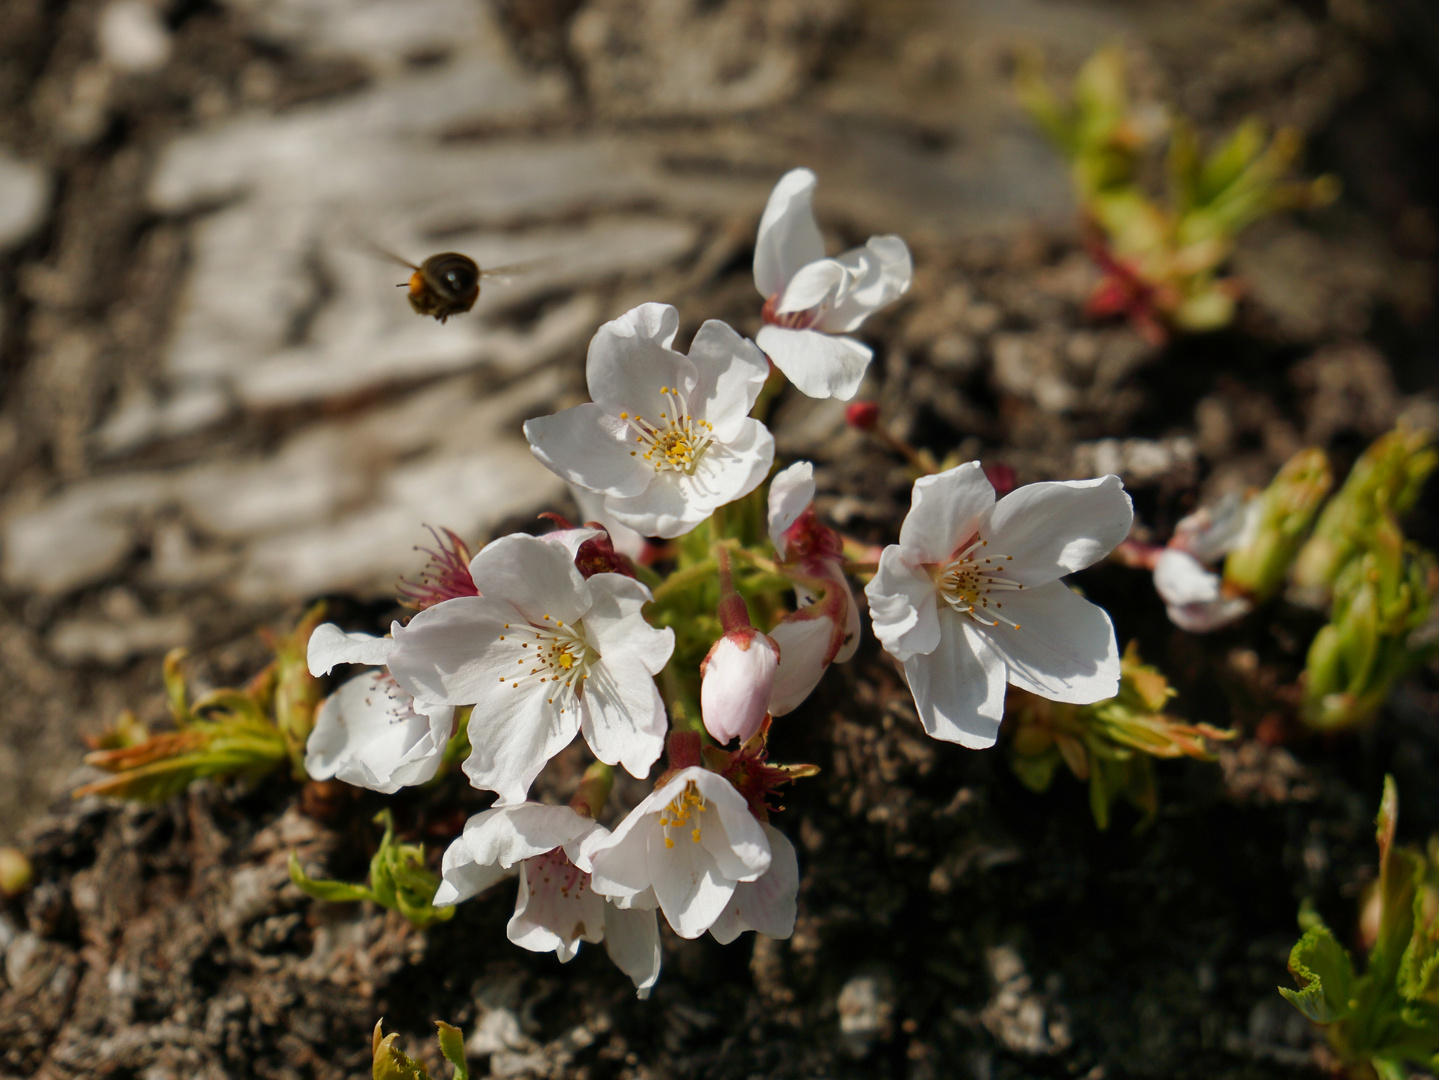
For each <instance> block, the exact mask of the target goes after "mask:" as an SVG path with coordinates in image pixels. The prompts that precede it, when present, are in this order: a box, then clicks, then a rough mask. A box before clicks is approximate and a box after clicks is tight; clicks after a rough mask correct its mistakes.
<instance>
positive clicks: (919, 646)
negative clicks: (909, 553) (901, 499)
mask: <svg viewBox="0 0 1439 1080" xmlns="http://www.w3.org/2000/svg"><path fill="white" fill-rule="evenodd" d="M915 498H916V499H918V498H919V493H918V492H917V491H916V493H915ZM913 515H914V512H913V511H911V512H910V516H911V517H913ZM906 523H908V519H906ZM904 556H905V552H904V549H902V548H901V547H900V545H898V544H890V545H889V546H888V547H886V548H885V549H884V550H883V551H882V552H880V555H879V569H878V570H877V571H876V572H875V575H874V577H872V578H870V580H869V584H868V585H866V586H865V587H864V595H865V596H866V597H867V598H868V599H869V619H870V624H871V625H872V626H873V627H874V636H875V637H877V638H879V643H880V644H881V645H883V646H884V649H885V651H886V652H887V653H889V654H890V655H891V656H893V657H894V658H895V659H896V660H899V661H900V662H901V663H903V662H905V661H907V660H909V659H910V657H913V656H920V655H923V654H925V653H931V652H933V651H934V650H935V648H936V647H937V646H938V645H939V615H938V604H939V592H938V590H937V589H936V588H935V585H934V581H933V579H931V578H930V576H929V574H928V573H926V572H925V570H924V569H923V568H922V567H918V566H911V565H910V564H909V563H908V562H906V561H905V557H904ZM780 649H781V650H783V649H784V643H783V642H781V643H780ZM780 658H781V661H783V659H784V653H783V651H781V653H780Z"/></svg>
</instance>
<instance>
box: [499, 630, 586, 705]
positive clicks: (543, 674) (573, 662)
mask: <svg viewBox="0 0 1439 1080" xmlns="http://www.w3.org/2000/svg"><path fill="white" fill-rule="evenodd" d="M505 629H506V630H508V631H511V633H509V634H501V635H500V640H501V641H506V640H509V639H510V638H511V637H514V638H517V639H518V643H519V647H520V655H519V656H518V657H516V659H515V663H516V664H517V665H518V666H519V667H520V668H523V669H524V671H523V672H522V673H521V674H515V673H514V672H513V671H512V672H511V673H510V674H509V675H501V676H500V682H502V683H503V682H507V683H509V684H510V686H511V687H512V688H514V689H516V690H518V689H520V687H522V686H524V687H528V686H529V685H530V684H531V683H532V682H534V681H535V680H538V681H539V682H540V683H548V684H549V695H548V703H549V704H551V705H553V704H554V703H555V702H556V701H558V702H559V703H560V712H561V713H564V711H565V709H566V708H572V707H573V706H574V705H575V704H576V703H577V701H578V700H579V698H580V697H581V696H582V695H583V694H584V692H585V680H586V679H588V678H589V677H590V668H591V666H593V665H594V663H595V661H597V660H599V659H600V654H599V653H598V652H596V651H595V650H594V648H593V646H591V645H590V643H589V642H588V641H586V640H585V633H584V627H582V626H580V625H578V624H576V625H573V626H566V625H565V624H564V623H563V622H562V621H560V620H559V619H551V618H550V617H549V616H548V615H546V616H544V622H543V623H542V624H541V625H538V626H536V625H533V624H529V623H526V624H524V625H522V626H517V625H515V624H513V623H505Z"/></svg>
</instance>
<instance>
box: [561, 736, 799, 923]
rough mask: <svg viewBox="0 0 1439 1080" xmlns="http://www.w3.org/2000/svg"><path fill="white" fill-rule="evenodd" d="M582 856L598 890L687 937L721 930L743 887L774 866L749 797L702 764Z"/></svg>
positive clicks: (585, 849) (586, 848)
mask: <svg viewBox="0 0 1439 1080" xmlns="http://www.w3.org/2000/svg"><path fill="white" fill-rule="evenodd" d="M581 856H582V859H584V860H588V864H589V866H590V868H591V870H592V871H593V875H592V879H591V880H592V884H593V886H594V889H595V891H596V892H599V893H602V894H604V895H605V896H608V897H610V898H611V899H612V900H613V901H614V902H615V903H617V904H619V905H620V906H621V907H625V908H649V909H653V908H655V907H658V908H659V909H660V910H661V911H663V912H664V916H665V918H666V919H667V920H668V921H669V924H670V926H672V927H673V928H674V931H675V933H677V934H679V935H680V937H685V938H695V937H699V936H700V935H701V934H703V933H704V932H705V931H706V930H708V929H709V928H710V927H712V926H713V925H715V923H716V922H717V921H718V920H719V919H720V917H721V916H722V915H723V914H724V912H725V909H726V908H727V907H728V906H729V903H730V901H731V899H732V898H733V897H734V895H735V892H736V890H737V888H738V886H739V885H740V884H742V883H744V882H753V881H757V880H758V879H759V878H761V877H762V876H763V875H764V874H765V872H766V871H767V870H769V868H770V865H771V861H772V855H771V848H770V841H769V837H768V835H766V833H765V830H764V829H763V827H762V826H761V825H760V823H759V822H758V821H757V820H755V817H754V815H753V814H752V813H750V809H749V804H748V803H747V802H746V801H745V798H744V796H743V795H741V794H740V793H739V792H738V791H736V790H735V788H734V785H733V784H731V783H730V782H729V781H728V780H726V779H725V778H724V777H723V776H720V775H719V774H718V773H714V772H710V771H709V770H708V769H705V768H702V767H701V766H698V765H695V766H690V767H689V768H685V769H680V770H679V771H678V772H676V773H675V774H674V775H673V776H672V777H670V779H669V780H668V781H666V783H665V784H664V785H663V786H661V787H659V788H657V789H656V790H655V791H654V792H652V793H651V794H650V795H649V796H647V797H646V798H645V799H644V801H642V802H641V803H640V804H639V805H638V806H636V807H635V808H634V809H633V810H631V811H630V812H629V814H628V815H626V816H625V819H624V820H623V821H621V822H620V823H619V825H618V826H616V828H615V831H614V832H613V833H611V834H610V835H609V836H606V837H602V838H598V839H591V840H589V841H587V842H586V843H585V845H584V846H583V848H582V851H581ZM581 865H583V862H582V863H581ZM756 917H757V918H758V917H759V916H756Z"/></svg>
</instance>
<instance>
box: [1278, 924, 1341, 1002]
mask: <svg viewBox="0 0 1439 1080" xmlns="http://www.w3.org/2000/svg"><path fill="white" fill-rule="evenodd" d="M1289 971H1290V973H1291V974H1293V976H1294V978H1295V979H1296V980H1297V981H1298V982H1299V986H1300V988H1299V989H1298V990H1297V991H1296V990H1290V989H1287V988H1286V987H1280V988H1279V993H1280V994H1282V995H1283V996H1284V1000H1286V1001H1288V1002H1289V1003H1290V1004H1291V1005H1293V1006H1294V1007H1295V1008H1296V1009H1298V1010H1299V1011H1300V1012H1302V1013H1303V1014H1304V1015H1305V1016H1307V1017H1309V1019H1311V1020H1313V1021H1314V1022H1315V1023H1318V1024H1329V1023H1333V1022H1334V1021H1335V1020H1339V1019H1342V1018H1343V1017H1344V1016H1347V1015H1348V1014H1349V1012H1350V996H1351V994H1352V993H1353V990H1354V963H1353V961H1352V960H1350V958H1349V954H1348V953H1347V952H1345V951H1344V947H1343V946H1342V945H1340V944H1339V942H1338V941H1337V940H1336V939H1335V937H1334V935H1333V934H1332V933H1330V932H1329V928H1328V927H1327V926H1325V925H1324V924H1323V923H1318V924H1316V925H1314V926H1311V927H1310V928H1309V929H1308V930H1306V931H1305V933H1304V936H1303V937H1302V938H1300V939H1299V943H1298V944H1297V945H1295V946H1294V949H1293V951H1291V952H1290V954H1289Z"/></svg>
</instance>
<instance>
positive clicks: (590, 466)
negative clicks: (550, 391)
mask: <svg viewBox="0 0 1439 1080" xmlns="http://www.w3.org/2000/svg"><path fill="white" fill-rule="evenodd" d="M635 437H636V436H635V433H634V432H633V431H631V430H630V427H629V425H628V424H626V423H625V422H624V421H623V420H621V419H620V418H619V417H618V416H611V415H610V414H609V413H607V412H605V410H604V409H603V408H601V407H600V406H599V405H596V404H595V403H594V402H592V401H591V402H586V403H585V404H583V405H576V406H575V407H574V408H573V409H565V410H564V411H563V412H557V413H552V414H551V415H549V416H537V417H535V418H534V419H533V420H526V421H525V438H526V439H528V440H529V443H530V452H531V453H532V454H534V455H535V457H536V458H538V459H539V460H540V462H541V464H543V465H544V466H545V467H546V468H548V469H550V470H551V471H552V472H554V473H555V474H556V475H557V476H560V477H561V478H563V479H564V481H565V482H566V483H569V484H574V485H578V486H580V487H584V488H588V489H590V490H591V491H598V492H605V493H608V494H615V495H637V494H639V493H640V492H641V491H643V490H644V489H645V485H646V484H648V483H649V482H650V477H652V476H653V475H654V469H652V468H651V467H650V466H649V465H648V464H647V463H646V462H644V461H643V460H641V459H640V458H638V457H636V456H635V455H634V454H633V452H632V451H633V450H634V441H635Z"/></svg>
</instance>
